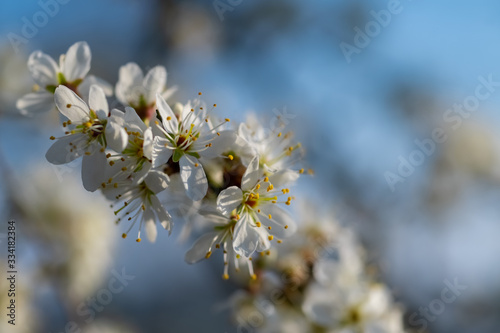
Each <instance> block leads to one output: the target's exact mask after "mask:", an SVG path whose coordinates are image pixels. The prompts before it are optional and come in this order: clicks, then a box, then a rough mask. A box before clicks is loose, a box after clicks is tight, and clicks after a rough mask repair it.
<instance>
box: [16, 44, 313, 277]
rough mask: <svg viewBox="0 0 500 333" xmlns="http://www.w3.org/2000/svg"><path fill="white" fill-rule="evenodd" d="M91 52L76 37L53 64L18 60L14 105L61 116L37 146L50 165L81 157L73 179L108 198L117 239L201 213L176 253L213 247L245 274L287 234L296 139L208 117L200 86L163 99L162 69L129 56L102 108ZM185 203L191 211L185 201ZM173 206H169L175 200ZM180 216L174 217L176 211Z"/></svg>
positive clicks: (39, 56)
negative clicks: (198, 225)
mask: <svg viewBox="0 0 500 333" xmlns="http://www.w3.org/2000/svg"><path fill="white" fill-rule="evenodd" d="M90 60H91V52H90V49H89V47H88V45H87V44H86V43H85V42H79V43H76V44H74V45H73V46H71V47H70V48H69V50H68V52H67V54H66V55H62V56H61V57H60V61H59V64H57V63H56V62H55V61H54V60H53V59H52V58H51V57H50V56H48V55H45V54H44V53H42V52H40V51H36V52H34V53H33V54H32V55H31V56H30V58H29V61H28V68H29V70H30V72H31V73H32V76H33V79H34V81H35V82H36V85H35V91H34V92H33V93H30V94H28V95H26V96H24V97H23V98H21V99H20V100H19V101H18V103H17V106H18V108H19V110H20V111H21V112H22V113H24V114H29V115H32V114H34V113H36V112H42V111H49V110H51V109H54V107H55V108H56V109H57V110H58V111H59V112H60V114H61V115H62V116H63V118H64V119H63V122H62V127H63V134H61V135H58V136H52V137H51V138H50V139H51V140H54V141H55V142H54V143H53V145H52V146H51V147H50V148H49V150H48V151H47V153H46V158H47V160H48V161H49V162H50V163H52V164H56V165H60V164H66V163H70V162H72V161H74V160H75V159H78V158H80V157H82V182H83V186H84V188H85V189H86V190H88V191H96V190H99V191H101V192H102V194H103V195H104V196H105V197H106V198H107V199H108V200H110V201H111V207H113V209H114V213H115V215H116V222H117V223H119V224H121V223H125V224H127V227H126V231H125V232H124V233H123V238H126V237H127V235H128V234H129V232H130V231H131V230H132V229H133V228H134V227H137V230H138V231H137V238H136V240H137V242H140V241H141V232H142V231H144V230H145V232H146V235H147V238H148V239H149V240H150V241H152V242H154V241H155V239H156V237H157V225H158V224H159V225H161V226H162V227H163V228H164V229H166V230H168V231H169V232H171V231H172V227H173V221H174V218H173V217H172V215H176V216H179V215H180V217H184V218H185V219H186V220H187V219H188V216H187V215H192V214H196V215H201V216H202V217H203V220H204V221H205V223H207V224H211V230H209V231H208V232H207V233H206V234H204V235H202V236H201V238H200V239H199V240H198V241H196V242H195V244H194V245H193V247H192V249H191V250H189V251H188V253H187V254H186V261H188V262H190V263H194V262H197V261H199V260H201V259H205V258H209V257H210V256H211V254H212V252H213V251H214V250H216V249H219V248H222V252H224V255H223V257H224V263H225V268H224V273H223V277H224V278H225V279H227V278H228V277H229V271H228V266H229V262H234V265H235V267H238V265H239V264H238V262H239V261H240V260H243V261H246V262H247V264H248V266H249V269H250V276H251V277H253V278H256V276H255V274H254V273H253V268H252V265H251V260H252V257H253V256H254V253H255V252H265V251H268V250H269V249H270V248H271V244H272V243H273V242H276V243H281V242H282V239H284V238H286V237H288V236H290V235H292V234H293V233H294V232H295V230H296V226H295V223H294V221H293V219H292V217H291V216H290V214H289V212H288V211H287V210H286V209H284V208H283V207H286V206H289V205H290V204H291V202H292V200H294V199H295V198H294V197H293V196H292V195H291V194H290V189H289V188H288V187H287V186H288V185H289V184H292V183H293V182H294V181H295V180H296V179H297V178H298V176H299V175H300V174H301V173H303V172H304V170H303V169H299V168H298V166H297V165H298V163H300V159H301V157H302V149H301V146H300V144H299V143H294V142H293V138H292V135H291V134H290V133H282V132H281V131H282V130H283V129H284V126H283V124H278V126H276V128H274V129H273V130H265V129H264V127H263V126H262V125H261V124H259V123H258V122H257V121H256V120H255V117H254V118H250V119H249V120H248V121H247V122H245V123H241V124H239V125H238V124H236V125H234V123H232V122H230V119H228V118H223V119H220V120H219V119H218V118H217V116H216V115H215V114H214V113H215V112H214V111H215V109H216V106H217V105H216V104H213V105H211V106H208V105H207V104H206V103H205V102H204V101H203V100H202V99H201V93H199V94H198V96H196V97H195V98H194V99H193V100H191V101H188V102H187V103H185V104H180V103H176V104H172V105H171V104H169V103H167V101H166V98H168V97H170V96H171V95H172V94H173V92H174V91H175V89H176V88H175V87H174V88H168V89H167V86H166V81H167V72H166V70H165V68H164V67H162V66H156V67H154V68H152V69H151V70H149V72H148V73H146V74H145V75H144V73H143V72H142V70H141V69H140V68H139V67H138V66H137V65H136V64H134V63H129V64H127V65H125V66H123V67H121V68H120V70H119V81H118V83H117V84H116V86H115V96H116V100H117V101H118V102H119V103H121V104H122V105H123V108H115V109H112V110H110V108H109V104H108V99H109V96H110V95H111V93H112V91H111V89H110V88H109V87H110V86H109V84H107V83H105V82H104V81H103V80H101V79H97V78H96V77H94V76H87V73H88V72H89V71H90ZM175 197H178V198H185V200H184V203H183V205H184V206H186V205H189V206H190V207H189V209H184V214H182V213H181V214H179V213H178V212H176V213H175V214H171V213H170V212H169V210H170V208H169V209H167V207H171V206H172V202H173V200H172V198H175ZM193 207H195V209H193ZM177 208H179V207H177ZM183 215H184V216H183Z"/></svg>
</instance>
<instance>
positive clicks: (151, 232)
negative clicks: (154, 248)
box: [143, 209, 158, 243]
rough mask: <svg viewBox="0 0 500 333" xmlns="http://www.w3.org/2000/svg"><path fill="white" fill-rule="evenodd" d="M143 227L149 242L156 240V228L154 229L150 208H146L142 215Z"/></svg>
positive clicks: (153, 215) (153, 218)
mask: <svg viewBox="0 0 500 333" xmlns="http://www.w3.org/2000/svg"><path fill="white" fill-rule="evenodd" d="M143 219H144V229H146V236H147V237H148V240H149V241H150V242H151V243H154V242H155V241H156V236H157V235H158V230H157V229H156V223H155V214H154V212H153V210H152V209H146V210H145V211H144V215H143Z"/></svg>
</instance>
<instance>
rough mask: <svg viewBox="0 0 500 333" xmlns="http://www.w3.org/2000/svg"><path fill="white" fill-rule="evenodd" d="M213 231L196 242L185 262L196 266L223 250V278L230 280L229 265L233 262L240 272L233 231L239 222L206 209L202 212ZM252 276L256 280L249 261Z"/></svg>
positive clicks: (234, 216) (231, 217)
mask: <svg viewBox="0 0 500 333" xmlns="http://www.w3.org/2000/svg"><path fill="white" fill-rule="evenodd" d="M200 214H201V215H202V216H203V217H204V218H205V221H206V222H208V223H209V224H210V225H211V226H212V227H213V230H212V231H210V232H207V233H206V234H204V235H203V236H201V237H200V238H198V239H197V240H196V242H195V243H194V244H193V246H192V247H191V249H190V250H189V251H188V252H187V253H186V256H185V260H186V262H187V263H189V264H194V263H196V262H198V261H200V260H203V259H208V258H210V256H211V255H212V252H213V251H215V250H216V249H220V248H222V251H223V253H224V273H223V274H222V278H223V279H225V280H227V279H229V263H230V262H232V263H233V265H234V267H235V269H236V271H238V270H239V263H238V259H240V255H239V254H237V253H236V252H235V251H234V246H233V231H234V226H235V225H236V223H237V222H238V221H237V219H236V215H232V216H230V217H227V216H224V215H222V214H221V213H220V212H218V211H217V210H214V209H210V208H205V209H202V210H201V211H200ZM247 263H248V269H249V273H250V276H251V277H252V278H254V279H255V278H256V276H255V274H254V271H253V266H252V262H251V260H247Z"/></svg>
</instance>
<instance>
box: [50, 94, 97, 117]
mask: <svg viewBox="0 0 500 333" xmlns="http://www.w3.org/2000/svg"><path fill="white" fill-rule="evenodd" d="M54 102H55V103H56V106H57V109H58V110H59V112H61V113H62V114H63V115H64V116H66V118H68V119H69V120H71V121H73V122H83V121H84V120H86V119H88V118H89V112H90V110H89V108H88V106H87V104H85V102H84V101H83V100H82V99H81V98H80V97H78V95H77V94H75V93H74V92H73V91H72V90H71V89H69V88H67V87H65V86H59V87H57V89H56V92H55V94H54Z"/></svg>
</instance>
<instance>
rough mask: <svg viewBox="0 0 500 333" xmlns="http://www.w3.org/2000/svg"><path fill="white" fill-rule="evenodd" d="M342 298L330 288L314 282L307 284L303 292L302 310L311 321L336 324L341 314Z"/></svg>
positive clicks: (327, 325) (326, 324) (324, 324)
mask: <svg viewBox="0 0 500 333" xmlns="http://www.w3.org/2000/svg"><path fill="white" fill-rule="evenodd" d="M340 299H342V298H341V297H340V295H338V294H337V293H334V292H333V291H332V290H330V289H325V288H322V287H320V286H318V285H316V284H313V285H311V286H309V287H308V288H307V290H306V293H305V298H304V302H303V304H302V311H304V313H305V314H306V316H307V318H308V319H309V320H311V321H312V322H314V323H316V324H319V325H323V326H326V327H331V326H338V325H339V322H340V319H341V316H342V313H343V312H342V305H343V304H342V302H340V301H336V300H340Z"/></svg>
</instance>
